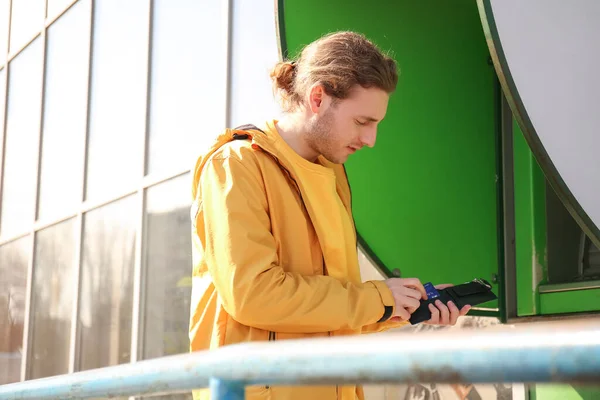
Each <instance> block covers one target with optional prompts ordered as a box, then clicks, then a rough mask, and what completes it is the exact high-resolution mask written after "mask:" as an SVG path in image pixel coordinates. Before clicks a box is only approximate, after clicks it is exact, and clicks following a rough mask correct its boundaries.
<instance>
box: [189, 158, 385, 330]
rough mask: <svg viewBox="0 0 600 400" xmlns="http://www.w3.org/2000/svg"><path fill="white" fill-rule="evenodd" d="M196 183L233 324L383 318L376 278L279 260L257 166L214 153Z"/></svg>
mask: <svg viewBox="0 0 600 400" xmlns="http://www.w3.org/2000/svg"><path fill="white" fill-rule="evenodd" d="M247 164H251V165H247ZM253 169H256V170H254V171H253ZM199 181H200V182H199V184H198V186H199V193H200V194H201V204H200V207H199V212H198V215H197V217H196V225H197V227H198V235H199V236H200V240H201V242H202V243H203V247H204V259H205V262H206V264H207V268H208V271H209V273H210V274H211V277H212V279H213V282H214V285H215V288H216V290H217V292H218V293H219V296H220V298H221V300H222V304H223V307H224V309H225V311H227V313H228V314H230V315H231V316H232V318H234V319H235V320H236V321H238V322H240V323H242V324H244V325H247V326H252V327H256V328H259V329H265V330H273V331H278V332H291V333H303V332H327V331H333V330H338V329H358V330H362V328H363V327H364V326H366V325H370V324H374V323H376V322H377V321H378V320H379V319H380V318H382V316H383V315H384V312H385V307H384V301H383V299H382V294H381V293H380V289H382V288H381V287H380V286H379V285H378V282H365V283H359V284H356V283H342V282H340V281H338V280H337V279H335V278H332V277H329V276H321V275H315V276H303V275H299V274H293V273H290V272H286V271H284V270H283V268H282V267H281V266H280V265H279V264H278V257H277V252H276V243H275V239H274V237H273V235H272V234H271V226H270V219H269V212H268V203H267V199H266V194H265V191H264V186H263V183H262V181H261V179H260V173H259V171H258V166H257V165H255V164H253V163H252V162H244V163H243V164H242V162H241V161H240V160H239V159H237V158H232V157H231V156H229V157H221V158H213V159H211V160H209V161H208V162H207V164H206V165H205V167H204V170H203V171H202V174H201V177H200V179H199ZM384 286H385V285H384ZM385 289H387V287H385ZM387 290H388V291H389V289H387ZM389 294H390V296H391V293H389ZM392 300H393V299H392ZM388 306H389V305H388ZM391 306H392V307H393V302H392V304H391ZM388 311H389V309H388Z"/></svg>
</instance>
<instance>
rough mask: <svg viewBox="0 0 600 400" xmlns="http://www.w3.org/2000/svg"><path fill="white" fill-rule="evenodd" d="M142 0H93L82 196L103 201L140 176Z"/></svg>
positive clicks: (144, 49)
mask: <svg viewBox="0 0 600 400" xmlns="http://www.w3.org/2000/svg"><path fill="white" fill-rule="evenodd" d="M149 9H150V6H149V1H148V0H128V1H122V0H102V1H95V2H94V41H93V48H92V54H93V55H92V71H91V73H92V82H91V97H90V100H91V103H90V133H89V156H88V170H87V179H88V180H87V185H86V187H87V193H86V198H98V197H100V198H106V197H107V196H110V195H111V194H114V193H119V192H120V191H123V190H125V189H126V188H129V187H130V186H131V185H133V184H134V183H135V182H136V181H137V180H138V179H140V178H141V177H142V174H143V172H142V155H143V153H144V146H143V144H142V143H143V137H144V130H145V122H146V86H147V77H146V70H147V66H148V24H149V18H150V17H149Z"/></svg>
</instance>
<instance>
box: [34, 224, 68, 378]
mask: <svg viewBox="0 0 600 400" xmlns="http://www.w3.org/2000/svg"><path fill="white" fill-rule="evenodd" d="M76 226H77V225H76V224H75V220H74V219H71V220H67V221H65V222H61V223H60V224H58V225H54V226H52V227H49V228H46V229H44V230H42V231H40V232H38V233H37V236H36V242H35V258H34V262H35V265H34V267H33V291H32V295H31V296H32V298H31V301H32V303H31V310H32V312H31V315H32V329H31V330H30V332H31V349H30V351H29V361H28V374H27V378H28V379H35V378H44V377H47V376H52V375H59V374H66V373H68V372H69V343H70V341H71V340H70V339H71V313H72V304H73V289H74V287H75V281H74V269H73V268H74V266H75V263H76V260H75V253H76V252H75V237H76V235H77V232H76Z"/></svg>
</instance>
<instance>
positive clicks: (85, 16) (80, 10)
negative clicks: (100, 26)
mask: <svg viewBox="0 0 600 400" xmlns="http://www.w3.org/2000/svg"><path fill="white" fill-rule="evenodd" d="M90 12H91V2H90V0H81V1H79V2H78V3H77V4H75V5H74V6H73V7H72V8H71V9H69V11H67V13H66V14H65V15H64V16H62V17H61V18H60V19H59V20H57V21H56V22H55V23H54V24H52V25H51V26H50V28H49V29H48V38H47V40H48V44H47V48H46V80H45V84H46V91H45V99H44V121H43V134H42V159H41V163H42V164H41V178H40V202H39V205H38V210H39V213H38V216H39V218H41V219H43V218H47V217H48V216H50V217H53V216H60V215H64V214H65V213H67V212H69V211H74V210H75V208H76V206H77V204H79V203H80V202H81V200H82V188H83V156H84V151H85V149H84V148H83V141H84V138H85V129H86V111H87V108H86V105H87V85H88V63H89V47H90V46H89V45H90V37H89V36H90V17H89V16H90Z"/></svg>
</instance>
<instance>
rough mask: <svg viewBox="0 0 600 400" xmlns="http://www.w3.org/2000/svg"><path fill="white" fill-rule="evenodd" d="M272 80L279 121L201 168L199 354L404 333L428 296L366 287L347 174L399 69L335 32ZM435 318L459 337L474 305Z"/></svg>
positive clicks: (277, 394)
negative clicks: (251, 344) (460, 323)
mask: <svg viewBox="0 0 600 400" xmlns="http://www.w3.org/2000/svg"><path fill="white" fill-rule="evenodd" d="M271 76H272V79H273V82H274V86H275V88H276V90H277V92H278V94H279V97H280V98H281V100H282V106H283V110H284V117H283V118H282V119H281V120H279V121H269V122H267V123H266V124H265V125H264V126H262V127H260V128H257V127H249V126H248V127H241V128H238V129H234V130H227V131H226V132H225V133H223V134H222V135H221V136H219V137H218V138H217V140H216V141H215V143H214V144H213V145H212V147H211V148H210V150H209V151H208V152H207V153H206V154H204V155H202V156H201V157H200V158H199V160H198V162H197V165H196V170H195V175H194V182H193V196H194V207H193V210H192V221H193V250H194V272H193V294H192V315H191V321H190V322H191V323H190V340H191V350H192V351H197V350H204V349H214V348H217V347H221V346H226V345H230V344H234V343H239V342H248V341H267V340H286V339H296V338H316V337H327V336H341V335H353V334H361V333H368V332H378V331H383V330H386V329H389V328H392V327H397V326H400V325H403V324H406V323H407V320H408V319H409V317H410V314H411V313H412V312H414V310H415V309H416V308H417V307H418V306H419V300H421V299H426V298H427V296H426V294H425V289H424V288H423V285H422V284H421V283H420V282H419V280H418V279H415V278H410V279H387V280H384V281H370V282H364V283H363V282H362V281H361V277H360V271H359V265H358V257H357V248H356V234H355V230H354V223H353V219H352V212H351V199H350V189H349V186H348V181H347V177H346V174H345V170H344V167H343V163H344V162H345V161H346V160H347V159H348V156H350V155H351V154H352V153H355V152H356V151H358V150H360V149H361V148H362V147H364V146H369V147H371V146H374V145H375V138H376V135H377V125H378V123H379V122H380V121H381V120H382V119H383V118H384V117H385V114H386V110H387V105H388V98H389V96H390V94H391V93H392V92H393V91H394V90H395V88H396V84H397V81H398V75H397V67H396V63H395V62H394V61H393V60H392V59H391V58H389V57H387V56H385V55H384V54H382V53H381V52H380V51H379V50H378V49H377V48H376V47H375V45H373V44H372V43H371V42H370V41H368V40H367V39H366V38H365V37H364V36H362V35H359V34H356V33H352V32H338V33H335V34H330V35H327V36H324V37H323V38H321V39H319V40H317V41H315V42H313V43H312V44H310V45H309V46H307V47H306V48H305V49H304V50H303V52H302V54H301V55H300V57H299V59H298V60H296V61H295V62H282V63H279V64H278V65H277V66H276V67H275V68H274V70H273V72H272V74H271ZM441 287H443V286H441ZM431 311H432V319H431V321H429V323H433V324H444V325H452V324H454V323H455V322H456V319H457V318H458V316H459V315H464V314H466V312H467V311H468V307H465V308H464V309H463V310H458V309H457V308H456V306H455V305H453V304H449V306H448V307H446V306H444V305H443V304H441V303H439V304H438V308H436V307H433V306H431ZM242 357H243V354H240V358H242ZM203 396H206V397H204V398H208V394H207V393H206V391H204V392H203ZM247 398H249V399H263V398H265V399H266V398H269V399H274V400H279V399H318V400H320V399H323V400H329V399H331V400H333V399H343V400H350V399H352V400H354V399H356V398H359V399H362V398H363V392H362V389H361V388H360V387H355V386H343V387H342V386H339V387H336V386H319V387H314V386H313V387H307V386H298V387H280V386H275V387H270V388H268V387H251V388H248V389H247Z"/></svg>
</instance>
